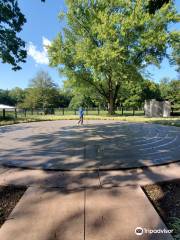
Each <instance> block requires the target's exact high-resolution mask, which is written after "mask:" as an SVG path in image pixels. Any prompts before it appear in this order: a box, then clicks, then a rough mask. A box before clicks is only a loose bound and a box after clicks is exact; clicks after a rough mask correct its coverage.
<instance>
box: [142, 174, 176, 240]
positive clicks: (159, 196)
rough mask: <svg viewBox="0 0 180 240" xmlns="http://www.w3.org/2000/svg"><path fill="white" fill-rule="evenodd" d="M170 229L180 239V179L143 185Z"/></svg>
mask: <svg viewBox="0 0 180 240" xmlns="http://www.w3.org/2000/svg"><path fill="white" fill-rule="evenodd" d="M143 190H144V191H145V193H146V194H147V196H148V198H149V199H150V201H151V202H152V204H153V205H154V207H155V208H156V210H157V212H158V213H159V215H160V216H161V218H162V219H163V221H164V223H165V224H166V226H167V227H168V229H174V231H173V236H174V238H175V239H180V179H178V180H173V181H168V182H163V183H158V184H153V185H147V186H145V187H143Z"/></svg>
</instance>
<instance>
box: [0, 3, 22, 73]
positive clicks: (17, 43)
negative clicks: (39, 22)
mask: <svg viewBox="0 0 180 240" xmlns="http://www.w3.org/2000/svg"><path fill="white" fill-rule="evenodd" d="M25 22H26V19H25V17H24V15H23V14H22V13H21V11H20V9H19V7H18V2H17V1H16V0H8V1H3V0H0V58H1V59H2V62H3V63H9V64H11V65H12V66H13V67H12V69H13V70H19V69H21V67H20V65H19V63H21V62H25V58H26V55H27V54H26V50H25V42H24V41H23V40H22V39H21V38H19V37H18V36H17V33H18V32H20V31H21V30H22V26H23V24H24V23H25Z"/></svg>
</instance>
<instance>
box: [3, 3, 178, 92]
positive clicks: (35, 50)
mask: <svg viewBox="0 0 180 240" xmlns="http://www.w3.org/2000/svg"><path fill="white" fill-rule="evenodd" d="M18 2H19V6H20V8H21V10H22V12H23V13H24V14H25V16H26V19H27V23H26V24H25V25H24V27H23V31H22V32H21V33H20V36H21V37H22V39H24V40H25V41H26V42H27V45H28V46H29V54H28V57H27V61H26V63H25V64H22V70H20V71H16V72H15V71H12V70H11V66H10V65H8V64H2V63H0V89H11V88H13V87H16V86H18V87H21V88H26V87H27V86H28V82H29V80H30V79H32V78H33V77H34V76H35V75H36V73H37V71H39V70H45V71H48V72H49V74H50V75H51V77H52V79H53V80H54V81H55V82H56V83H57V84H58V85H60V86H62V84H63V78H62V77H60V76H59V74H58V72H57V70H56V69H54V68H50V67H49V66H48V65H47V63H48V59H47V56H46V52H45V50H44V48H43V43H44V44H48V42H49V41H52V40H53V39H54V38H55V37H56V35H57V33H58V32H60V31H61V30H62V28H63V24H62V23H60V22H59V20H58V17H57V16H58V13H59V12H60V11H63V10H65V9H66V6H65V3H64V0H46V2H45V3H42V2H41V0H28V1H25V0H19V1H18ZM175 2H176V6H177V8H178V11H179V9H180V1H179V0H176V1H175ZM172 27H173V28H174V27H175V28H177V27H178V29H179V26H172ZM148 71H149V72H150V73H151V74H152V75H151V79H152V80H154V81H157V82H158V81H159V80H160V79H162V78H163V77H170V78H176V77H177V72H176V71H175V68H174V67H172V66H170V65H169V64H168V61H167V60H166V59H165V60H164V61H163V62H162V64H161V68H160V69H158V68H156V67H153V66H151V67H149V68H148Z"/></svg>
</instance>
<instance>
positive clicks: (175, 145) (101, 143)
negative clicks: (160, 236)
mask: <svg viewBox="0 0 180 240" xmlns="http://www.w3.org/2000/svg"><path fill="white" fill-rule="evenodd" d="M178 160H180V130H179V128H176V127H169V126H162V125H158V124H143V123H126V122H114V121H113V122H112V121H88V123H87V122H86V124H85V125H84V126H77V123H76V122H75V121H54V122H38V123H24V124H18V125H12V126H5V127H1V128H0V163H1V164H3V165H8V166H17V167H26V168H38V169H53V170H97V169H100V170H103V169H109V170H112V169H126V168H137V167H143V166H151V165H160V164H165V163H169V162H173V161H178Z"/></svg>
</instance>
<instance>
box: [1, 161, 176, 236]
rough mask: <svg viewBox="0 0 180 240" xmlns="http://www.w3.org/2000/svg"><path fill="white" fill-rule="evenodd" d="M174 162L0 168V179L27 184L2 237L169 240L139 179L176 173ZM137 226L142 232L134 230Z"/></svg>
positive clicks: (158, 178) (170, 176)
mask: <svg viewBox="0 0 180 240" xmlns="http://www.w3.org/2000/svg"><path fill="white" fill-rule="evenodd" d="M179 176H180V163H172V164H169V165H165V166H155V167H151V168H147V169H137V170H125V171H106V172H104V171H102V172H101V171H97V172H77V171H75V172H74V171H71V172H69V171H68V172H59V171H43V170H24V169H18V168H17V169H14V168H12V169H9V168H4V167H1V168H0V185H9V184H13V185H23V186H24V185H26V186H29V188H28V190H27V191H26V193H25V194H24V196H23V197H22V198H21V200H20V201H19V203H18V204H17V206H16V207H15V209H14V210H13V212H12V214H11V215H10V216H9V218H8V220H7V221H6V222H5V224H4V225H3V226H2V227H1V229H0V239H3V240H24V239H26V240H61V239H62V240H73V239H77V240H78V239H88V240H91V239H93V240H101V239H102V240H116V239H118V240H121V239H122V240H131V239H132V240H134V239H135V240H136V239H143V240H150V239H153V240H156V239H158V240H161V239H165V240H166V239H167V240H172V237H171V235H170V234H167V233H166V234H148V233H145V231H146V229H151V230H152V229H167V228H166V226H165V225H164V223H163V222H162V220H161V218H160V217H159V215H158V214H157V212H156V211H155V209H154V208H153V206H152V205H151V203H150V202H149V200H148V198H147V197H146V195H145V194H144V192H143V191H142V190H141V186H142V185H146V184H150V183H154V182H157V181H164V180H171V179H175V178H179ZM137 227H141V228H143V229H144V233H143V235H141V236H137V235H136V234H135V229H136V228H137Z"/></svg>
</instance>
